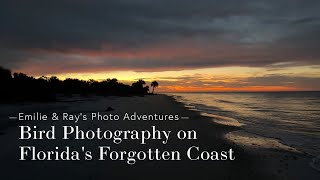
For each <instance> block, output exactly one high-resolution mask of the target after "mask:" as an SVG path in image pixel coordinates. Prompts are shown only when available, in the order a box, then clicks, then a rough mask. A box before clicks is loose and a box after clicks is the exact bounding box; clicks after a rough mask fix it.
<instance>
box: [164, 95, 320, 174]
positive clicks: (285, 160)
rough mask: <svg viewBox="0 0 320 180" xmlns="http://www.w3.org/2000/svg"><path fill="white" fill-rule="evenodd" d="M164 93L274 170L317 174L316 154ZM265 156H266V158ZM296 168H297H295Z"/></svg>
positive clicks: (318, 172)
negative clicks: (252, 130) (303, 150)
mask: <svg viewBox="0 0 320 180" xmlns="http://www.w3.org/2000/svg"><path fill="white" fill-rule="evenodd" d="M164 95H166V96H168V97H170V98H172V99H173V101H176V102H177V103H179V104H181V105H182V106H183V107H184V108H186V109H188V110H190V111H193V112H194V113H197V114H198V115H199V116H202V117H206V118H211V123H213V125H214V126H222V128H226V129H228V130H227V131H226V132H224V133H222V135H221V138H222V139H223V140H225V141H227V142H228V143H229V144H231V145H232V146H236V147H237V148H239V149H241V150H242V151H244V152H246V153H249V154H251V155H254V156H257V157H256V158H258V159H261V158H262V159H264V160H265V161H269V162H266V164H268V163H270V164H272V165H271V166H270V167H269V168H271V169H273V170H275V171H273V172H280V173H284V174H286V176H287V177H290V179H301V178H303V177H308V179H317V178H319V177H320V171H319V169H318V168H317V167H315V165H314V164H313V163H315V164H316V163H319V162H318V161H319V160H318V158H319V157H315V156H313V155H309V154H307V153H305V152H301V151H299V150H297V149H295V148H294V147H292V146H290V145H286V144H283V143H282V142H280V141H279V140H278V139H275V138H273V137H264V136H261V135H257V134H252V133H249V132H247V131H246V130H245V129H243V128H242V126H244V125H245V124H242V123H241V122H238V121H236V120H234V119H232V118H229V117H220V116H219V115H213V114H208V113H206V112H202V111H201V110H198V109H196V108H195V107H193V106H192V105H189V104H185V103H184V102H182V101H178V100H177V99H176V98H175V97H174V95H167V94H164ZM220 118H222V119H228V120H229V122H228V123H226V122H223V121H219V120H218V119H220ZM234 121H236V122H234ZM241 150H240V151H241ZM267 156H269V158H268V157H267ZM277 160H279V162H276V161H277ZM275 165H276V166H278V167H279V168H278V169H277V168H274V167H272V166H275ZM290 165H292V166H294V169H290V168H289V166H290ZM298 169H299V171H297V170H298ZM301 171H303V172H301ZM270 172H272V171H270ZM301 175H302V176H301Z"/></svg>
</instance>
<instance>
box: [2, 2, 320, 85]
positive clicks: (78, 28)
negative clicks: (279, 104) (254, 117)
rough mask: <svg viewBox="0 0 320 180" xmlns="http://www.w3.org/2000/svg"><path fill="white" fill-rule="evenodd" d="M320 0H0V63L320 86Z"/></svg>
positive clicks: (171, 80) (45, 70) (181, 79)
mask: <svg viewBox="0 0 320 180" xmlns="http://www.w3.org/2000/svg"><path fill="white" fill-rule="evenodd" d="M319 8H320V1H318V0H254V1H253V0H251V1H250V0H243V1H239V0H223V1H221V0H220V1H217V0H54V1H53V0H51V1H49V0H28V1H26V0H2V1H1V2H0V66H2V67H4V68H9V69H11V70H12V71H15V72H23V73H25V74H28V75H32V76H35V77H39V76H42V75H45V76H58V77H59V78H61V79H64V78H67V77H73V78H79V79H97V80H103V79H107V78H117V79H118V80H119V81H121V82H124V83H131V82H132V81H135V80H137V79H141V78H142V79H144V80H146V81H147V82H150V81H152V80H157V81H158V82H159V84H160V87H159V91H288V90H290V91H294V90H320V43H319V42H320V10H319Z"/></svg>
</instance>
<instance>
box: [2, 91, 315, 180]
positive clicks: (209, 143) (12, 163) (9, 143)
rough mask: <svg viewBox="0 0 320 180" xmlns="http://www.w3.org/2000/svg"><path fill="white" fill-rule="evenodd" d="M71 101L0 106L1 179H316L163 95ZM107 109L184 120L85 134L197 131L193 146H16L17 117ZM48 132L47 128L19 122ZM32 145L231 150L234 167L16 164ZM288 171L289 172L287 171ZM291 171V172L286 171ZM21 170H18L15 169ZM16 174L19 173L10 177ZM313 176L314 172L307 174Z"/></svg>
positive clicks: (292, 159)
mask: <svg viewBox="0 0 320 180" xmlns="http://www.w3.org/2000/svg"><path fill="white" fill-rule="evenodd" d="M71 99H74V101H70V100H68V101H63V100H62V101H57V102H49V103H21V104H11V105H8V104H7V105H3V104H2V105H0V106H1V108H2V109H3V110H2V111H1V114H0V124H1V126H2V128H1V130H0V131H1V135H0V144H1V146H2V148H1V149H0V161H1V162H2V163H1V170H2V173H1V177H2V178H4V179H21V178H27V179H103V178H104V179H105V178H111V179H115V178H116V179H129V178H133V179H161V180H163V179H302V178H307V179H313V178H314V179H316V178H317V177H316V175H317V174H316V173H317V172H315V173H312V172H311V173H310V172H309V171H308V170H306V171H305V172H304V170H305V169H304V168H301V167H303V165H305V164H304V163H305V162H304V159H303V158H301V157H299V156H298V155H295V154H290V153H287V152H282V151H279V152H271V153H270V152H268V151H260V150H259V149H252V150H248V149H246V148H243V147H240V146H238V145H237V144H234V143H233V142H231V141H228V140H227V139H225V134H227V133H229V132H232V131H236V130H241V128H239V127H232V126H226V125H221V124H216V123H214V122H213V121H212V117H205V116H201V115H200V113H199V112H195V111H192V110H189V109H187V108H185V107H184V104H182V103H180V102H177V101H175V100H174V99H173V98H172V97H169V96H166V95H155V96H144V97H114V96H110V97H100V96H89V97H75V98H71ZM108 107H111V108H112V109H113V111H111V113H117V114H124V113H133V112H136V113H138V114H154V113H156V114H178V115H179V116H180V117H182V116H183V117H188V118H187V119H180V120H179V121H118V122H110V121H92V122H90V123H88V122H79V124H77V125H79V126H81V127H82V128H84V129H94V128H97V127H101V128H108V129H121V130H124V129H136V130H144V129H148V128H150V127H151V126H156V127H157V128H158V129H163V130H170V131H172V132H178V131H179V130H181V129H185V130H196V131H197V133H198V139H197V140H191V141H182V140H179V139H177V138H172V139H169V141H168V143H167V144H166V145H163V144H161V143H160V142H159V141H150V142H148V144H146V145H142V146H141V144H139V143H137V142H135V141H126V142H125V143H123V144H119V145H114V144H109V142H107V141H104V140H81V141H79V140H70V141H63V140H53V141H50V140H42V141H38V140H26V141H22V140H19V129H18V125H19V123H20V122H12V121H11V120H9V119H8V117H10V116H12V115H15V114H16V113H18V112H29V113H30V112H34V111H39V112H42V113H51V112H68V113H73V114H77V113H79V112H83V113H91V112H106V109H107V108H108ZM23 123H24V124H30V125H37V127H38V128H46V127H49V126H50V125H51V124H50V123H48V122H41V123H39V122H23ZM66 124H70V123H66V122H62V121H60V122H57V123H56V124H55V125H56V126H63V125H66ZM27 144H28V145H35V146H37V147H40V148H47V149H50V148H51V149H53V148H54V147H55V146H62V147H63V146H67V145H68V146H71V147H78V146H79V147H81V146H84V145H85V146H86V147H87V148H94V147H96V146H98V145H110V146H111V147H112V148H114V149H117V150H146V149H148V148H154V149H155V148H159V149H160V150H179V151H180V152H185V151H186V150H187V149H188V148H189V147H190V146H199V147H201V150H206V151H212V150H215V151H224V150H226V149H230V148H232V149H233V150H234V151H235V157H236V159H235V160H234V161H190V160H187V159H186V158H182V160H181V161H139V162H137V163H136V164H135V165H128V164H126V163H125V162H124V161H77V162H70V161H18V155H19V153H20V152H19V149H18V146H19V145H27ZM291 165H293V166H292V168H291ZM288 166H289V167H288ZM17 167H19V169H17ZM14 169H16V170H17V171H19V173H12V170H14ZM311 171H312V170H311Z"/></svg>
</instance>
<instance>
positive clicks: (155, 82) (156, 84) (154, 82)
mask: <svg viewBox="0 0 320 180" xmlns="http://www.w3.org/2000/svg"><path fill="white" fill-rule="evenodd" d="M158 86H159V84H158V82H157V81H152V83H151V87H152V94H153V92H154V88H157V87H158Z"/></svg>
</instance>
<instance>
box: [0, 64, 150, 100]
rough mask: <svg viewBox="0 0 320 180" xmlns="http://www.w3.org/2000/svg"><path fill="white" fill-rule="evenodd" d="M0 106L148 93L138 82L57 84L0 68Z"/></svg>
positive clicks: (54, 80) (50, 79)
mask: <svg viewBox="0 0 320 180" xmlns="http://www.w3.org/2000/svg"><path fill="white" fill-rule="evenodd" d="M0 82H1V84H2V85H1V88H0V89H1V90H0V102H19V101H51V100H55V98H56V96H57V95H72V94H80V95H89V94H95V95H102V96H109V95H115V96H130V95H145V94H148V92H149V86H146V82H145V81H144V80H142V79H141V80H138V81H137V82H134V83H132V85H131V86H130V85H126V84H123V83H120V82H118V80H117V79H107V80H104V81H96V80H92V79H91V80H88V81H85V80H79V79H72V78H68V79H65V80H60V79H58V78H57V77H54V76H53V77H45V76H42V77H40V78H34V77H31V76H27V75H25V74H23V73H13V74H12V73H11V71H10V70H8V69H5V68H2V67H0Z"/></svg>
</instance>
